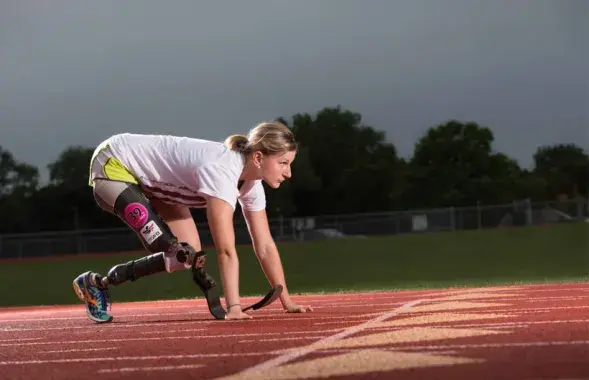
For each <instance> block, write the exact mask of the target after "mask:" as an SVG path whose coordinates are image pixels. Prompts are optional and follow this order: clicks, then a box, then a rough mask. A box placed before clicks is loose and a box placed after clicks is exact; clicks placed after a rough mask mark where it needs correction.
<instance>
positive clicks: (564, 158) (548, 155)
mask: <svg viewBox="0 0 589 380" xmlns="http://www.w3.org/2000/svg"><path fill="white" fill-rule="evenodd" d="M534 174H535V175H536V176H537V177H538V178H540V179H542V180H543V181H544V183H545V196H546V197H547V198H550V199H554V198H555V197H557V196H558V195H560V194H565V195H567V196H569V197H573V196H576V195H582V196H587V194H588V193H589V189H588V183H589V155H587V153H586V152H585V151H584V150H583V149H582V148H581V147H579V146H577V145H575V144H557V145H552V146H542V147H539V148H538V149H537V151H536V153H535V154H534Z"/></svg>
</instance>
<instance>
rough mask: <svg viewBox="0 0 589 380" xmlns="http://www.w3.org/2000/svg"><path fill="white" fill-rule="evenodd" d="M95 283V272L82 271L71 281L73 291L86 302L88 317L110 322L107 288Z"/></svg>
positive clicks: (97, 320)
mask: <svg viewBox="0 0 589 380" xmlns="http://www.w3.org/2000/svg"><path fill="white" fill-rule="evenodd" d="M96 283H98V282H97V274H96V273H93V272H86V273H82V274H81V275H79V276H78V277H76V279H75V280H74V281H73V286H74V292H75V293H76V296H78V298H79V299H80V301H82V302H84V303H85V304H86V315H87V316H88V318H90V319H91V320H93V321H94V322H96V323H105V322H110V321H112V319H113V317H112V316H111V315H109V314H108V313H107V311H108V309H109V307H110V305H111V300H110V295H109V294H108V288H106V287H99V286H97V285H94V284H96Z"/></svg>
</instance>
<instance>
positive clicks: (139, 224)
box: [103, 185, 225, 319]
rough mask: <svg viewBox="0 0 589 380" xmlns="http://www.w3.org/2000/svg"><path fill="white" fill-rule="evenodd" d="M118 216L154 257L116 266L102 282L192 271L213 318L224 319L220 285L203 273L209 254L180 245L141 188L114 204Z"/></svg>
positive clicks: (181, 243)
mask: <svg viewBox="0 0 589 380" xmlns="http://www.w3.org/2000/svg"><path fill="white" fill-rule="evenodd" d="M115 213H116V214H117V216H118V217H119V218H121V219H122V220H123V221H124V222H125V223H126V224H127V225H128V226H129V227H130V228H132V229H133V230H134V231H135V233H136V234H137V236H138V237H139V239H140V240H141V242H142V244H143V246H144V247H145V248H146V249H147V250H148V251H149V252H152V253H153V254H152V255H149V256H145V257H142V258H139V259H137V260H131V261H128V262H127V263H125V264H118V265H115V266H114V267H112V268H111V269H110V270H109V272H108V274H107V276H106V278H104V279H103V281H105V282H106V283H107V284H111V285H119V284H122V283H124V282H127V281H135V280H137V279H139V278H141V277H145V276H149V275H153V274H156V273H162V272H168V273H171V272H174V271H177V270H185V269H189V268H192V271H191V272H192V277H193V281H194V282H195V283H196V285H197V286H198V287H199V288H200V289H201V291H202V292H203V293H204V295H205V297H206V299H207V304H208V306H209V310H210V312H211V314H212V315H213V316H214V317H215V318H217V319H225V310H223V308H222V307H221V300H220V297H219V290H218V287H217V283H216V282H215V280H214V279H213V278H212V277H211V276H209V275H208V274H207V273H206V272H205V270H204V264H205V262H206V260H205V255H206V253H205V252H204V251H198V252H197V251H196V250H195V249H194V248H193V247H192V246H191V245H189V244H188V243H184V242H179V241H178V239H177V238H176V237H175V236H174V235H173V234H172V232H171V230H170V228H169V227H168V225H167V224H166V223H164V222H163V221H162V220H161V218H160V217H159V215H158V214H157V213H156V212H155V211H154V210H153V207H152V206H151V204H150V203H149V200H148V199H147V198H146V197H145V195H143V193H142V192H141V190H140V188H139V187H138V186H136V185H133V186H130V187H129V188H128V189H126V190H125V191H123V192H122V193H121V195H119V197H118V198H117V200H116V201H115Z"/></svg>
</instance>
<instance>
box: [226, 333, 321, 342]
mask: <svg viewBox="0 0 589 380" xmlns="http://www.w3.org/2000/svg"><path fill="white" fill-rule="evenodd" d="M324 337H325V335H307V336H296V337H292V338H284V337H283V338H270V339H244V340H238V341H237V343H252V342H284V341H287V340H309V339H320V338H324Z"/></svg>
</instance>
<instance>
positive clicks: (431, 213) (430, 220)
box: [0, 199, 589, 258]
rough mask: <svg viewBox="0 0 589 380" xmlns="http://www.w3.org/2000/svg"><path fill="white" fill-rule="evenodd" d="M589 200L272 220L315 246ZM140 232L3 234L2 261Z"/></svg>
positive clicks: (286, 236)
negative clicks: (317, 242) (324, 241)
mask: <svg viewBox="0 0 589 380" xmlns="http://www.w3.org/2000/svg"><path fill="white" fill-rule="evenodd" d="M588 211H589V207H588V204H587V200H585V199H581V200H574V201H565V202H538V203H532V202H530V201H529V200H518V201H514V202H512V203H510V204H504V205H493V206H489V205H476V206H473V207H460V208H458V207H450V208H443V209H425V210H407V211H394V212H381V213H364V214H347V215H320V216H311V217H306V218H278V219H271V220H270V229H271V232H272V235H273V236H274V238H275V239H276V240H277V241H310V240H318V239H331V238H341V237H346V236H370V235H396V234H410V233H427V232H438V231H454V230H475V229H487V228H502V227H512V226H530V225H545V224H554V223H561V222H567V221H578V220H586V219H587V218H588V217H589V215H588V214H589V212H588ZM197 228H198V230H199V234H200V238H201V241H202V243H203V245H205V246H210V245H212V244H213V241H212V238H211V235H210V233H209V229H208V226H207V225H206V223H199V224H198V225H197ZM235 238H236V243H237V244H246V243H248V244H249V243H250V242H251V240H250V236H249V232H248V229H247V225H246V224H245V222H244V221H243V220H242V219H240V220H237V221H236V222H235ZM142 249H143V246H142V245H141V243H140V241H139V239H138V238H137V236H136V235H135V233H134V232H133V231H131V230H129V229H128V228H126V227H121V228H116V229H99V230H74V231H60V232H51V233H34V234H16V235H0V258H26V257H39V256H53V255H62V254H81V253H109V252H121V251H135V250H142Z"/></svg>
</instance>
